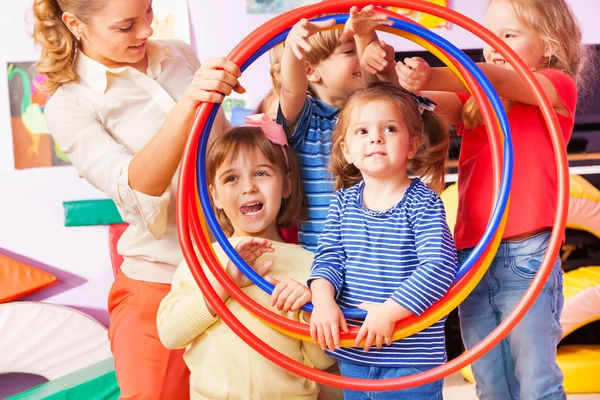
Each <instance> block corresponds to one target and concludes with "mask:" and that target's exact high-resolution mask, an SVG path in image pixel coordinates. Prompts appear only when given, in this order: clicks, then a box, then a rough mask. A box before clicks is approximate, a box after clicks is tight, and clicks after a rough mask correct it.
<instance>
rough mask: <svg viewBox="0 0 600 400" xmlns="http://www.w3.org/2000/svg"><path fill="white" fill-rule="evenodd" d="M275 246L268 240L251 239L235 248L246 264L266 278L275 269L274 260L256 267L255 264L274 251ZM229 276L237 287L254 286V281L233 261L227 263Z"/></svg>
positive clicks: (226, 269)
mask: <svg viewBox="0 0 600 400" xmlns="http://www.w3.org/2000/svg"><path fill="white" fill-rule="evenodd" d="M272 246H273V244H272V243H271V242H270V241H268V240H267V239H261V238H251V239H247V240H242V241H241V242H239V243H238V244H237V246H235V251H236V252H237V253H238V254H239V255H240V257H242V259H243V260H244V261H246V264H248V265H249V266H251V267H252V268H253V269H254V270H255V271H256V273H257V274H259V275H260V276H264V275H265V274H267V272H269V271H270V270H271V267H273V260H269V261H267V262H265V263H264V264H262V265H259V266H255V265H254V263H255V262H256V260H258V258H259V257H260V256H262V255H263V254H265V253H272V252H273V251H274V249H273V247H272ZM225 271H226V272H227V275H229V277H230V278H231V280H232V281H233V283H235V284H236V286H237V287H239V288H243V287H246V286H248V285H251V284H252V281H251V280H250V279H248V278H247V277H246V275H244V274H243V273H242V271H240V270H239V269H238V268H237V267H236V266H235V265H234V264H233V263H232V262H231V261H229V262H228V263H227V267H226V268H225Z"/></svg>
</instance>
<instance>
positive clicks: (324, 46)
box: [269, 29, 342, 96]
mask: <svg viewBox="0 0 600 400" xmlns="http://www.w3.org/2000/svg"><path fill="white" fill-rule="evenodd" d="M341 35H342V30H341V29H330V30H327V31H321V32H317V33H315V34H314V35H312V36H311V37H309V38H308V43H309V44H310V45H311V47H312V48H311V50H310V51H309V52H307V53H306V58H305V60H306V62H307V63H308V64H309V65H311V66H312V67H316V66H317V65H319V63H320V62H321V61H323V60H326V59H327V58H329V56H330V55H332V54H333V52H334V51H335V49H336V47H338V46H339V45H340V36H341ZM284 46H285V45H284V44H280V45H278V46H275V47H273V48H272V49H271V51H270V52H269V61H270V62H271V69H270V74H271V83H272V85H273V91H275V93H276V94H277V95H278V96H279V95H280V94H281V93H280V92H281V56H282V55H283V49H284ZM309 92H310V87H309Z"/></svg>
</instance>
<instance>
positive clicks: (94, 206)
mask: <svg viewBox="0 0 600 400" xmlns="http://www.w3.org/2000/svg"><path fill="white" fill-rule="evenodd" d="M63 206H64V209H65V226H88V225H113V224H122V223H123V219H122V218H121V215H120V214H119V211H117V206H116V205H115V203H114V202H113V201H112V200H109V199H106V200H78V201H65V202H64V203H63Z"/></svg>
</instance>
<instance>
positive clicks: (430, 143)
mask: <svg viewBox="0 0 600 400" xmlns="http://www.w3.org/2000/svg"><path fill="white" fill-rule="evenodd" d="M376 100H385V101H389V102H390V103H392V104H394V105H395V106H396V107H398V109H399V110H400V111H401V112H402V113H403V115H404V123H405V124H406V127H407V128H408V131H409V133H410V135H411V137H414V136H417V137H418V138H419V147H418V149H417V152H416V154H415V156H414V158H413V159H412V160H410V169H411V171H412V173H414V174H416V175H418V176H419V177H420V178H423V179H424V181H426V182H427V184H428V186H429V187H430V188H431V189H433V190H435V191H436V192H437V193H441V192H442V190H444V174H445V166H446V157H447V155H448V148H449V146H450V135H449V129H448V124H447V123H446V122H445V121H444V119H443V118H441V117H440V116H439V115H437V114H436V113H434V112H431V111H428V110H423V114H421V113H420V111H419V108H418V107H417V103H416V101H415V99H414V97H413V96H412V95H411V94H410V93H409V92H407V91H406V90H404V89H401V88H398V87H396V86H394V85H392V84H389V83H376V84H373V85H370V86H368V87H366V88H365V89H359V90H357V91H355V92H354V93H352V94H351V95H350V97H349V98H348V100H347V101H346V103H345V104H344V106H343V107H342V110H341V111H340V116H339V121H338V123H337V125H336V127H335V129H334V131H333V134H332V137H331V160H330V164H329V169H330V171H331V173H332V174H333V175H334V176H335V177H336V185H335V186H336V190H338V189H340V188H346V187H350V186H352V185H355V184H356V183H358V182H359V181H360V180H361V179H362V174H361V172H360V170H359V169H358V168H356V167H355V166H354V165H353V164H349V163H348V162H347V161H346V159H345V158H344V154H343V153H342V148H341V143H342V142H343V141H344V139H345V137H346V132H347V130H348V125H349V124H350V120H351V118H352V115H353V114H354V112H355V110H356V109H357V108H359V107H361V106H362V105H364V104H365V103H367V102H370V101H376Z"/></svg>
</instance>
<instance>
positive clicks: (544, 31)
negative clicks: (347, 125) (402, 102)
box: [361, 0, 585, 399]
mask: <svg viewBox="0 0 600 400" xmlns="http://www.w3.org/2000/svg"><path fill="white" fill-rule="evenodd" d="M557 19H558V20H557ZM486 26H487V28H488V29H490V30H491V31H492V32H493V33H495V34H496V35H497V36H499V37H500V38H501V39H502V40H504V42H505V43H506V44H507V45H508V46H510V47H511V48H512V49H513V50H514V51H515V52H516V53H517V54H518V55H519V56H520V57H521V58H522V59H523V61H524V62H525V64H527V66H528V67H530V68H531V69H532V70H533V71H534V75H535V77H536V78H537V79H538V81H539V83H540V84H541V86H542V88H543V89H544V91H545V93H546V95H547V96H548V98H549V99H550V102H551V103H552V105H553V106H554V110H555V112H556V115H557V117H558V120H559V123H560V127H561V130H562V134H563V138H564V141H565V144H566V143H567V142H568V141H569V139H570V137H571V132H572V130H573V125H574V119H575V104H576V102H577V86H576V83H575V80H576V79H577V78H578V77H579V76H580V73H581V71H582V69H583V64H584V60H585V57H584V56H585V54H584V50H583V47H582V45H581V30H580V28H579V25H578V22H577V20H576V19H575V17H574V15H573V12H572V11H571V9H570V8H569V6H568V4H567V2H566V1H565V0H491V1H490V4H489V7H488V10H487V13H486ZM372 45H373V46H378V44H377V43H374V44H372ZM380 50H381V47H376V51H375V50H373V51H369V49H367V51H366V52H365V57H364V58H363V60H361V62H363V63H366V64H367V65H369V66H371V67H372V68H374V69H377V70H378V71H379V72H381V73H382V76H386V75H387V76H388V77H389V70H390V68H389V66H388V64H389V63H386V62H382V61H381V57H380V58H379V59H378V57H377V55H376V53H377V52H378V51H379V52H380ZM384 50H386V49H384ZM380 53H381V52H380ZM373 54H375V55H373ZM484 57H485V60H486V62H485V63H480V64H479V65H478V66H479V67H480V68H481V70H482V71H483V72H484V73H485V75H486V76H487V77H488V78H489V80H490V81H491V82H492V84H493V85H494V88H495V89H496V91H497V92H498V94H499V95H500V97H501V98H502V99H503V103H504V106H505V108H506V110H507V113H508V119H509V123H510V128H511V132H512V138H513V142H514V156H515V170H514V175H513V183H512V189H511V204H510V208H509V216H508V223H507V226H506V230H505V232H504V236H503V240H502V242H501V244H500V247H499V249H498V252H497V253H496V256H495V257H494V260H493V262H492V264H491V266H490V268H489V270H488V271H487V273H486V275H485V276H484V278H483V279H482V280H481V282H480V283H479V284H478V285H477V287H476V288H475V290H474V291H473V292H472V293H471V294H470V296H469V297H468V298H467V299H466V300H465V301H464V302H463V303H462V304H461V305H460V307H459V315H460V322H461V330H462V335H463V340H464V343H465V347H467V348H471V347H473V346H474V345H475V344H477V343H478V342H480V341H481V340H482V339H483V338H484V337H486V336H487V335H488V334H489V333H490V332H492V331H493V330H494V329H495V328H496V327H497V326H498V325H499V324H500V322H501V321H502V320H503V319H504V318H505V317H506V315H508V314H509V313H510V312H511V311H512V310H513V309H514V307H515V305H516V303H517V302H518V301H519V299H520V298H521V297H522V295H523V293H524V292H525V290H526V289H527V288H528V287H529V284H530V283H531V281H532V280H533V277H534V276H535V274H536V273H537V271H538V268H539V266H540V264H541V261H542V258H543V256H544V254H545V252H546V249H547V247H548V243H549V239H550V233H551V229H552V224H553V221H554V216H555V214H556V199H557V193H556V192H557V174H556V168H555V163H554V151H553V149H552V145H551V141H550V135H549V132H548V129H547V127H546V124H545V122H544V119H543V117H542V113H541V111H540V109H539V107H538V106H537V101H536V99H535V97H534V95H533V94H532V93H531V91H530V90H528V88H527V87H525V84H524V83H523V81H522V80H521V78H520V77H519V75H518V74H517V73H516V72H515V71H514V69H513V68H512V67H511V65H510V64H508V63H506V61H505V60H504V58H503V57H502V55H500V54H499V53H498V52H496V50H495V49H493V48H491V47H490V46H486V47H485V48H484ZM365 58H366V59H365ZM386 67H387V68H386ZM395 72H396V74H397V76H398V81H399V83H400V85H401V86H403V87H404V88H405V89H407V90H410V91H413V92H420V91H421V90H433V91H437V92H426V93H425V95H426V96H427V97H430V98H432V99H433V100H434V101H436V102H437V104H438V107H437V109H436V111H438V112H439V113H440V114H442V115H444V116H445V117H446V118H447V120H448V121H449V122H451V123H456V124H458V125H457V130H458V133H459V134H461V135H462V138H463V139H462V147H461V152H460V157H459V170H458V176H459V178H458V189H459V206H458V215H457V222H456V227H455V232H454V234H455V241H456V246H457V249H458V250H459V251H458V257H459V262H462V261H463V260H465V259H466V257H467V256H468V255H469V254H470V252H471V251H472V250H473V247H474V246H475V245H476V244H477V243H478V241H479V240H480V238H481V236H482V234H483V232H484V230H485V227H486V226H487V223H488V220H489V217H490V214H491V204H492V203H493V199H492V193H493V187H492V185H493V183H492V169H491V165H492V162H491V153H490V146H489V142H488V138H487V134H486V130H485V126H484V125H483V123H482V122H483V121H482V118H481V112H480V110H479V108H478V106H477V104H476V103H475V100H474V99H473V98H471V96H470V95H468V94H465V93H464V92H466V88H465V87H464V85H463V84H462V82H461V81H460V80H459V79H458V78H457V77H456V76H455V75H454V73H453V72H452V71H450V70H449V69H448V68H430V67H429V65H428V64H427V63H426V62H425V61H424V60H423V59H420V58H412V59H405V60H404V63H402V62H399V63H397V64H396V65H395ZM444 92H446V93H444ZM562 305H563V294H562V270H561V266H560V259H558V258H557V259H556V262H555V265H554V269H553V271H552V274H551V276H550V277H549V278H548V281H547V282H546V284H545V286H544V290H543V291H542V293H541V294H540V296H539V297H538V299H537V300H536V301H535V303H534V304H533V306H532V307H531V309H530V310H529V312H528V313H527V314H526V315H525V317H524V318H523V319H522V320H521V322H520V323H519V324H518V325H517V326H516V327H515V329H514V330H513V331H512V332H511V334H510V335H509V336H508V337H507V338H506V339H504V340H503V341H502V342H501V343H500V344H499V345H498V346H496V347H494V348H493V349H492V350H491V351H489V352H488V353H487V354H486V355H484V356H483V357H482V358H481V359H479V360H478V361H476V362H474V364H473V372H474V375H475V379H476V381H477V395H478V396H479V398H481V399H541V398H543V399H564V398H565V392H564V388H563V385H562V382H563V375H562V373H561V371H560V369H559V368H558V366H557V365H556V346H557V345H558V342H559V341H560V339H561V334H562V328H561V326H560V322H559V320H560V313H561V309H562Z"/></svg>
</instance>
